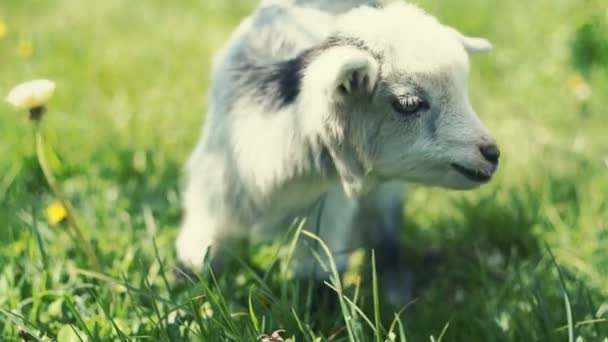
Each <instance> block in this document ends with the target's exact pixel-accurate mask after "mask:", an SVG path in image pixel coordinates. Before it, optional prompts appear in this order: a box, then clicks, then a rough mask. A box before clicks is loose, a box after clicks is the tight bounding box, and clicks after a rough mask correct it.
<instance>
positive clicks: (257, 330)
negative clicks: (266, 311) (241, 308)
mask: <svg viewBox="0 0 608 342" xmlns="http://www.w3.org/2000/svg"><path fill="white" fill-rule="evenodd" d="M254 289H255V286H254V285H252V286H251V288H249V298H248V301H249V317H250V318H251V323H252V324H253V328H254V329H255V333H256V335H259V334H260V322H259V321H258V317H257V316H256V315H255V310H254V309H253V301H252V297H253V290H254Z"/></svg>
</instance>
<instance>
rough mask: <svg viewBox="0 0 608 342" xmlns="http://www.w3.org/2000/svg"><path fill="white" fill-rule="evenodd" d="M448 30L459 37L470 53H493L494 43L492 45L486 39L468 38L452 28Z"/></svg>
mask: <svg viewBox="0 0 608 342" xmlns="http://www.w3.org/2000/svg"><path fill="white" fill-rule="evenodd" d="M446 28H447V29H448V30H450V32H452V33H453V34H454V35H455V36H456V37H457V39H458V40H459V41H460V42H461V43H462V46H464V49H465V50H466V51H467V52H468V53H470V54H478V53H487V52H490V51H492V43H490V41H489V40H487V39H485V38H478V37H468V36H465V35H464V34H462V33H461V32H460V31H458V30H456V29H454V28H452V27H449V26H446Z"/></svg>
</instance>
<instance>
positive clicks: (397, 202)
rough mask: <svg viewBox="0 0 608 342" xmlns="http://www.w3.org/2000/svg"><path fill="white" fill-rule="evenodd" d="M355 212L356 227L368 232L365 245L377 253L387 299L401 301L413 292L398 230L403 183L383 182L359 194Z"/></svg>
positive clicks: (400, 226) (406, 299)
mask: <svg viewBox="0 0 608 342" xmlns="http://www.w3.org/2000/svg"><path fill="white" fill-rule="evenodd" d="M359 203H360V206H359V212H358V213H357V220H356V224H357V225H358V226H359V227H358V228H357V229H360V230H362V235H364V236H367V241H368V246H369V247H371V248H373V249H374V251H375V256H376V267H377V270H378V276H379V282H380V286H381V287H382V288H383V291H382V292H383V293H384V294H385V295H386V300H387V301H388V302H389V303H391V304H393V305H403V304H405V302H406V301H408V300H409V299H410V298H411V296H412V292H413V283H414V281H413V280H414V279H413V275H412V273H411V272H409V271H407V267H406V266H405V265H403V256H402V252H401V249H402V247H401V242H400V241H401V231H402V229H403V208H404V205H405V185H404V184H403V183H399V182H389V183H384V184H381V185H379V186H378V187H376V188H375V189H374V190H373V191H371V192H370V193H368V194H366V195H365V196H363V197H361V198H360V200H359Z"/></svg>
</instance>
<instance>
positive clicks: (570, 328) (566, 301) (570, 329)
mask: <svg viewBox="0 0 608 342" xmlns="http://www.w3.org/2000/svg"><path fill="white" fill-rule="evenodd" d="M546 248H547V252H548V253H549V256H550V257H551V261H552V262H553V265H554V266H555V268H556V269H557V274H558V275H559V281H560V284H561V286H562V292H563V296H564V306H565V307H566V319H567V320H568V341H569V342H574V319H573V317H572V306H571V305H570V296H569V294H568V289H567V287H566V280H565V278H564V274H563V272H562V269H561V267H559V264H558V263H557V260H556V259H555V255H553V252H552V251H551V248H550V247H549V245H546Z"/></svg>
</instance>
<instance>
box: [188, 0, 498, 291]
mask: <svg viewBox="0 0 608 342" xmlns="http://www.w3.org/2000/svg"><path fill="white" fill-rule="evenodd" d="M490 48H491V46H490V44H489V43H488V41H486V40H485V39H480V38H468V37H465V36H463V35H462V34H460V33H459V32H458V31H456V30H455V29H453V28H450V27H447V26H444V25H442V24H441V23H439V22H438V21H437V20H436V19H435V18H434V17H432V16H430V15H428V14H426V13H425V12H424V11H422V10H421V9H419V8H418V7H416V6H413V5H409V4H403V3H393V4H390V5H386V6H384V5H382V4H380V3H377V2H376V1H369V0H368V1H365V0H349V1H334V0H291V1H289V0H275V1H265V2H263V3H262V5H260V7H259V8H258V9H257V10H256V12H255V13H254V14H253V15H252V16H250V17H248V18H247V19H245V20H244V22H243V23H242V24H241V25H240V26H239V27H238V29H237V30H236V32H235V33H234V35H233V36H232V38H231V39H230V41H229V43H228V45H227V47H225V48H224V49H223V51H222V52H221V53H220V54H219V56H217V58H216V60H215V63H214V67H213V74H212V88H211V101H210V107H209V112H208V115H207V117H206V123H205V126H204V131H203V134H202V138H201V140H200V142H199V144H198V145H197V147H196V149H195V150H194V153H193V154H192V156H191V158H190V161H189V162H188V165H187V184H186V189H185V192H184V207H185V218H184V221H183V225H182V227H181V231H180V234H179V237H178V239H177V243H176V245H177V255H178V259H179V261H180V262H181V263H182V264H184V265H185V266H188V267H190V268H194V269H198V268H200V267H202V264H203V260H204V258H205V254H206V252H207V251H208V250H210V251H211V253H215V251H218V246H220V245H221V244H222V243H223V242H226V241H227V240H230V239H234V238H239V237H240V238H242V237H245V238H251V239H254V240H259V239H261V238H264V237H273V236H276V234H277V232H280V230H281V229H283V231H285V229H286V228H287V227H289V226H290V224H291V223H292V222H293V220H294V219H295V218H298V217H300V218H308V220H307V221H306V222H308V223H307V226H306V227H307V229H308V230H310V231H315V230H317V228H318V230H319V233H320V237H321V238H322V239H323V240H324V241H325V242H326V243H327V244H328V245H329V247H330V249H331V250H332V251H333V252H335V253H336V255H337V263H338V267H339V268H342V267H344V266H345V265H344V263H345V259H346V255H345V254H344V253H341V252H343V251H348V250H350V249H352V248H353V247H356V246H359V244H360V243H361V240H363V239H365V245H366V246H368V247H372V248H376V249H377V251H378V253H379V255H378V257H379V261H378V264H379V266H383V265H385V266H386V265H388V266H386V267H385V269H384V270H383V272H384V274H386V275H387V276H388V277H393V278H395V274H397V271H398V270H397V269H396V268H393V269H391V267H394V266H390V265H394V264H395V262H396V259H398V247H399V246H398V241H399V238H398V237H399V231H400V228H401V227H402V217H401V214H402V209H403V196H404V192H405V191H404V186H403V185H402V184H403V183H405V182H412V183H419V184H425V185H430V186H441V187H446V188H453V189H472V188H476V187H478V186H480V185H481V184H484V183H486V182H488V181H489V180H490V179H491V178H492V175H493V173H494V172H495V170H496V168H497V166H498V159H499V150H498V147H497V145H496V142H495V140H494V138H493V137H492V136H491V135H490V133H489V132H488V130H487V129H486V128H485V127H484V126H483V124H482V123H481V121H480V120H479V119H478V117H477V115H476V114H475V111H474V110H473V108H472V107H471V104H470V102H469V99H468V94H467V82H468V75H469V61H468V55H467V53H476V52H485V51H488V50H490ZM317 223H319V224H318V227H315V225H316V224H317ZM383 259H384V260H383ZM395 279H397V280H396V281H397V282H399V281H401V280H399V279H398V278H395ZM396 285H399V284H396ZM403 286H405V285H403Z"/></svg>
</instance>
